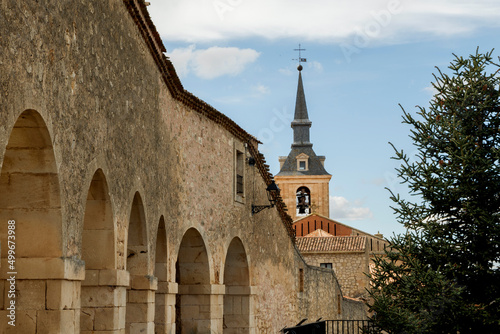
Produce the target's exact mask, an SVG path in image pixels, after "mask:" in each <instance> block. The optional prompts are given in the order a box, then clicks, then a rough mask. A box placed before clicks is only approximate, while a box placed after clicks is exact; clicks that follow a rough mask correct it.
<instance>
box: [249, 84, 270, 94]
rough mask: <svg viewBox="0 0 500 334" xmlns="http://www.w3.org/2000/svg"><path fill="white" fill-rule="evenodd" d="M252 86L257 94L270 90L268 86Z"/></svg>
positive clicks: (266, 92)
mask: <svg viewBox="0 0 500 334" xmlns="http://www.w3.org/2000/svg"><path fill="white" fill-rule="evenodd" d="M252 88H253V90H254V91H255V92H256V93H258V94H259V95H262V94H269V92H270V90H269V87H267V86H264V85H257V86H253V87H252Z"/></svg>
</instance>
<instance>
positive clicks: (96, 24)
mask: <svg viewBox="0 0 500 334" xmlns="http://www.w3.org/2000/svg"><path fill="white" fill-rule="evenodd" d="M143 8H144V4H143V2H142V1H135V0H134V1H132V0H130V1H119V0H109V1H97V0H95V1H90V0H81V1H55V0H54V1H43V2H41V1H35V0H27V1H22V2H18V1H13V0H3V1H1V2H0V73H1V76H0V159H1V160H0V164H1V166H2V170H1V176H0V241H1V247H2V248H1V256H2V261H1V266H0V289H1V290H2V291H3V292H4V293H3V295H4V298H3V300H1V302H0V332H2V333H23V334H24V333H26V334H34V333H51V334H53V333H64V334H67V333H125V332H127V333H139V332H140V333H154V332H155V328H156V330H157V332H161V333H175V328H176V326H177V328H182V331H183V332H189V331H191V332H197V333H208V332H211V333H222V332H224V333H233V332H234V333H235V332H242V333H276V332H277V331H278V330H279V329H281V328H283V327H284V326H286V325H290V324H294V323H296V321H297V319H299V320H300V319H302V318H304V317H307V318H311V319H312V318H315V317H320V316H322V317H323V318H334V317H341V316H343V315H342V314H340V315H339V313H338V312H339V309H338V305H339V300H340V301H341V303H343V302H344V301H343V300H341V299H340V298H341V293H340V290H339V288H338V285H336V283H335V282H336V281H335V277H334V276H333V274H332V273H331V272H325V271H321V270H319V271H318V270H317V269H314V268H310V267H309V266H307V265H306V264H305V262H304V261H303V259H302V258H301V256H300V255H299V254H298V252H297V250H296V248H295V246H294V243H293V238H292V237H291V236H290V235H289V231H290V228H289V226H287V224H286V220H285V221H284V220H283V219H282V218H283V214H282V212H279V211H278V210H276V208H273V209H268V210H265V211H262V212H261V213H258V214H256V215H252V214H251V205H252V204H265V202H266V201H267V196H266V193H265V188H266V182H267V179H266V175H264V174H263V173H262V170H261V169H258V168H256V167H252V166H249V165H248V164H244V165H243V170H244V188H245V190H244V193H243V194H240V197H239V198H238V200H236V196H235V187H234V179H235V170H236V166H235V164H237V162H236V160H235V156H236V154H237V153H238V152H240V153H241V154H243V155H244V158H248V157H250V155H251V153H252V152H253V153H252V154H254V155H255V152H256V151H255V145H256V144H257V143H256V142H255V141H254V140H253V139H252V137H251V136H249V135H248V134H246V132H244V131H243V130H241V129H240V128H239V127H238V126H237V125H236V124H234V123H232V122H231V121H230V120H228V119H227V118H225V117H224V116H223V115H219V114H217V113H216V112H213V111H210V109H209V108H208V109H207V107H205V105H204V104H203V102H202V101H199V100H197V99H196V98H194V97H193V98H191V97H190V95H189V93H186V92H182V91H180V90H179V89H180V88H178V87H177V88H175V87H174V88H175V89H177V91H176V90H175V89H174V88H172V81H175V80H177V79H176V76H175V70H173V67H168V65H169V63H168V61H166V60H165V59H163V58H161V56H158V54H156V53H155V52H154V50H153V51H152V49H154V48H160V49H161V45H160V46H158V44H157V39H155V36H154V34H153V35H151V26H148V25H147V24H148V22H147V20H145V19H144V17H145V16H144V15H145V14H144V12H143V10H142V9H143ZM131 14H132V15H131ZM146 19H147V16H146ZM144 20H145V21H144ZM144 22H146V25H144ZM148 29H149V30H148ZM153 32H154V31H153ZM148 36H149V37H151V36H152V37H151V38H149V37H148ZM155 43H156V44H155ZM160 51H161V50H160ZM159 54H160V55H161V52H160V53H159ZM162 59H163V60H162ZM162 64H163V65H165V66H166V67H165V68H163V67H162V66H163V65H162ZM200 106H202V107H200ZM206 110H209V111H206ZM255 157H256V158H257V159H258V160H259V162H260V163H261V164H262V162H261V157H260V156H255ZM243 161H245V160H243ZM9 221H14V222H15V223H14V224H15V228H16V230H15V231H16V232H15V237H16V239H15V263H14V267H12V268H13V269H9V265H11V264H10V263H9V262H8V261H9V258H8V250H9V249H8V236H9V234H8V233H9V232H8V226H9V223H8V222H9ZM8 269H9V270H8ZM14 270H15V271H14ZM9 272H15V274H13V275H10V274H8V273H9ZM12 276H14V278H15V283H16V284H15V297H12V298H11V297H9V291H10V290H9V289H10V287H11V284H10V282H11V281H8V280H7V279H8V278H10V277H12ZM339 296H340V297H339ZM325 300H328V301H329V302H328V303H325V302H324V301H325ZM13 301H14V303H15V312H14V313H15V321H16V327H13V326H11V325H9V324H8V323H7V322H8V321H9V318H8V317H7V315H9V314H11V313H12V311H11V310H9V307H10V305H11V303H12V302H13Z"/></svg>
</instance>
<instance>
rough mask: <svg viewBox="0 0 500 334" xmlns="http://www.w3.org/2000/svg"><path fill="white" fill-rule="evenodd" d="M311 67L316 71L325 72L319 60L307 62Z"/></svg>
mask: <svg viewBox="0 0 500 334" xmlns="http://www.w3.org/2000/svg"><path fill="white" fill-rule="evenodd" d="M307 65H308V67H309V68H312V69H314V70H315V71H316V72H323V65H321V63H320V62H318V61H314V60H313V61H311V62H308V63H307Z"/></svg>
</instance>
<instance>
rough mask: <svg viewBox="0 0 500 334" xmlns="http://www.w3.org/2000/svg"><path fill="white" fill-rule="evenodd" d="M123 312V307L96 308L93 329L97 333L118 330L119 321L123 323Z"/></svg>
mask: <svg viewBox="0 0 500 334" xmlns="http://www.w3.org/2000/svg"><path fill="white" fill-rule="evenodd" d="M124 311H125V309H124V308H123V307H110V308H96V309H95V321H94V329H95V330H98V331H104V330H106V331H109V330H115V329H118V328H119V327H120V322H121V321H123V323H125V321H124V320H125V316H124Z"/></svg>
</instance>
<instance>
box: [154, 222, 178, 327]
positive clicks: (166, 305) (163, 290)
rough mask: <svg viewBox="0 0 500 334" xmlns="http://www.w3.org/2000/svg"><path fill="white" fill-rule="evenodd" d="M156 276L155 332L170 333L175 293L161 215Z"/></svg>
mask: <svg viewBox="0 0 500 334" xmlns="http://www.w3.org/2000/svg"><path fill="white" fill-rule="evenodd" d="M155 276H156V278H157V279H158V290H156V294H155V334H160V333H161V334H166V333H170V332H171V331H170V326H171V324H172V323H173V322H174V319H173V316H174V314H175V313H174V310H173V307H174V304H175V295H169V293H170V291H169V284H168V248H167V230H166V228H165V219H164V218H163V216H161V217H160V222H159V223H158V233H157V237H156V252H155Z"/></svg>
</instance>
